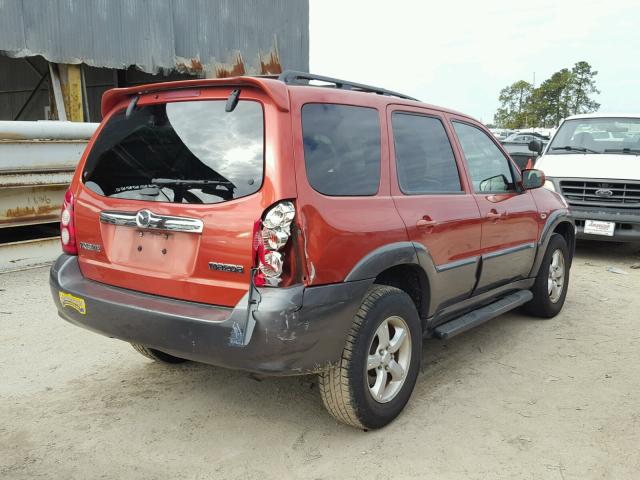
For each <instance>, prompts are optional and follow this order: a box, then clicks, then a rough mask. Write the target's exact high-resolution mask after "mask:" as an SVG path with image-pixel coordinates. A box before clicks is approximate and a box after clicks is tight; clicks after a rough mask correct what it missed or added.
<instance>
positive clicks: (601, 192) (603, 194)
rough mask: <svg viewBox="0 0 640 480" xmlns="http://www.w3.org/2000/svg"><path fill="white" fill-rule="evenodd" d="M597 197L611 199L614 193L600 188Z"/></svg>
mask: <svg viewBox="0 0 640 480" xmlns="http://www.w3.org/2000/svg"><path fill="white" fill-rule="evenodd" d="M596 195H597V196H599V197H611V196H613V192H612V191H611V190H609V189H608V188H600V189H598V190H596Z"/></svg>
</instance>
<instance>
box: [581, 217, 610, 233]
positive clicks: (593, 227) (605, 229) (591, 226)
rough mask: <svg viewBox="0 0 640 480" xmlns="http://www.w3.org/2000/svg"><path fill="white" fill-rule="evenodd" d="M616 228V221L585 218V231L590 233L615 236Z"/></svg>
mask: <svg viewBox="0 0 640 480" xmlns="http://www.w3.org/2000/svg"><path fill="white" fill-rule="evenodd" d="M615 230H616V223H615V222H604V221H602V220H585V221H584V233H588V234H590V235H602V236H605V237H613V234H614V232H615Z"/></svg>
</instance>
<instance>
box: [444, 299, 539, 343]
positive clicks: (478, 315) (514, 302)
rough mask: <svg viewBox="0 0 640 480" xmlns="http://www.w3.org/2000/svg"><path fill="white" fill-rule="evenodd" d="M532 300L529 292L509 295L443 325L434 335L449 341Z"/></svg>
mask: <svg viewBox="0 0 640 480" xmlns="http://www.w3.org/2000/svg"><path fill="white" fill-rule="evenodd" d="M532 298H533V293H531V292H530V291H529V290H521V291H519V292H516V293H512V294H511V295H507V296H506V297H504V298H501V299H500V300H498V301H496V302H493V303H491V304H489V305H487V306H485V307H482V308H479V309H478V310H474V311H472V312H469V313H467V314H465V315H463V316H461V317H458V318H456V319H455V320H451V321H450V322H447V323H443V324H442V325H440V326H439V327H437V328H436V329H435V330H434V331H433V335H434V336H435V337H436V338H442V339H444V340H446V339H449V338H451V337H454V336H456V335H458V334H459V333H462V332H466V331H467V330H470V329H471V328H473V327H475V326H477V325H480V324H481V323H484V322H486V321H487V320H491V319H492V318H495V317H497V316H499V315H502V314H503V313H506V312H508V311H509V310H513V309H514V308H516V307H519V306H520V305H523V304H525V303H527V302H528V301H529V300H531V299H532Z"/></svg>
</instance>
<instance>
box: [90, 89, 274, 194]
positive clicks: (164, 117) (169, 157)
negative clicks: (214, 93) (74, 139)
mask: <svg viewBox="0 0 640 480" xmlns="http://www.w3.org/2000/svg"><path fill="white" fill-rule="evenodd" d="M225 104H226V101H225V100H205V101H195V102H194V101H191V102H174V103H167V104H157V105H148V106H143V107H140V108H138V109H136V110H134V111H133V112H132V114H131V115H130V117H129V118H126V116H125V112H124V111H122V112H119V113H116V114H115V115H113V116H112V117H111V118H110V119H109V121H108V122H107V124H106V125H105V126H104V128H103V129H102V132H101V133H100V135H99V137H98V138H97V140H96V142H95V144H94V146H93V148H92V149H91V152H90V153H89V157H88V158H87V162H86V166H85V170H84V172H83V180H84V183H85V186H86V187H87V188H89V189H91V190H92V191H94V192H95V193H97V194H99V195H103V196H105V197H115V198H126V199H133V200H145V201H155V202H173V203H217V202H222V201H226V200H232V199H234V198H239V197H244V196H246V195H250V194H252V193H255V192H256V191H258V190H259V189H260V186H261V185H262V178H263V169H264V168H263V165H264V120H263V111H262V105H261V104H260V103H258V102H254V101H248V100H244V101H243V100H241V101H240V102H238V105H237V106H236V108H235V109H234V110H233V111H232V112H225Z"/></svg>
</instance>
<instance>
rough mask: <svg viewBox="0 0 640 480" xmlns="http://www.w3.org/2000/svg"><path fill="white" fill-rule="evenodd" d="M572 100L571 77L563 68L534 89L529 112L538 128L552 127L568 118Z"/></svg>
mask: <svg viewBox="0 0 640 480" xmlns="http://www.w3.org/2000/svg"><path fill="white" fill-rule="evenodd" d="M571 100H572V75H571V72H570V71H569V70H568V69H566V68H563V69H562V70H560V71H558V72H556V73H554V74H553V75H551V78H548V79H547V80H545V81H544V82H542V84H541V85H540V86H539V87H538V88H536V90H535V92H534V93H533V95H532V98H531V110H532V112H533V113H534V114H535V117H536V119H537V121H538V125H539V126H543V127H553V126H555V125H558V124H559V123H560V120H562V119H563V118H564V117H567V116H569V113H570V103H571Z"/></svg>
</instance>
